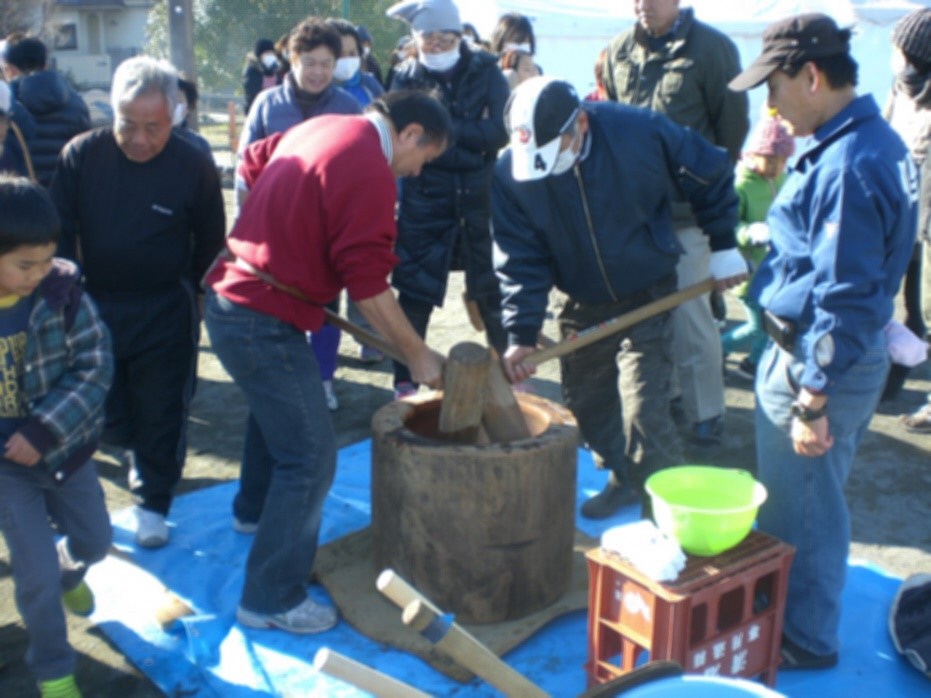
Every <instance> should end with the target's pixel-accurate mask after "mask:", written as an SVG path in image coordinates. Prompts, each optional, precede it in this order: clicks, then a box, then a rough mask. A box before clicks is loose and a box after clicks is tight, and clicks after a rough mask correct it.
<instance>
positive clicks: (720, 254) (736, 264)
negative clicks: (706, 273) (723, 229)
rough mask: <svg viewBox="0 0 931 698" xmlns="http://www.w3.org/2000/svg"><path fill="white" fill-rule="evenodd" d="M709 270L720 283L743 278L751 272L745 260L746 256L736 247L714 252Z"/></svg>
mask: <svg viewBox="0 0 931 698" xmlns="http://www.w3.org/2000/svg"><path fill="white" fill-rule="evenodd" d="M709 268H710V271H711V275H712V276H713V277H714V278H715V279H717V280H718V281H720V280H721V279H730V278H731V277H734V276H743V275H745V274H747V273H748V272H749V270H748V269H747V260H745V259H744V256H743V255H742V254H740V251H739V250H738V249H737V248H736V247H732V248H731V249H729V250H718V251H717V252H712V253H711V264H709Z"/></svg>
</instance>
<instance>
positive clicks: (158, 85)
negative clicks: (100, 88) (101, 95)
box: [110, 56, 179, 114]
mask: <svg viewBox="0 0 931 698" xmlns="http://www.w3.org/2000/svg"><path fill="white" fill-rule="evenodd" d="M149 92H161V93H162V94H163V95H164V96H165V99H166V100H167V101H168V113H169V114H174V111H175V106H176V105H177V104H178V100H179V95H178V71H177V70H175V67H174V66H173V65H172V64H171V63H169V62H168V61H166V60H164V59H158V58H152V57H151V56H135V57H134V58H127V59H126V60H125V61H123V62H122V63H120V65H119V67H118V68H117V69H116V72H115V73H114V74H113V86H112V87H111V88H110V104H112V105H113V113H114V114H118V113H119V111H120V105H121V104H126V103H127V102H132V101H133V100H134V99H136V98H137V97H139V96H140V95H143V94H147V93H149Z"/></svg>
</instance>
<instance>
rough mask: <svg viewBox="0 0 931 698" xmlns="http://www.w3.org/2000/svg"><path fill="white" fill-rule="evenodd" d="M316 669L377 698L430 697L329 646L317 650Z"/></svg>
mask: <svg viewBox="0 0 931 698" xmlns="http://www.w3.org/2000/svg"><path fill="white" fill-rule="evenodd" d="M314 669H316V670H317V671H322V672H323V673H324V674H328V675H329V676H333V677H334V678H337V679H339V680H340V681H345V682H346V683H348V684H351V685H353V686H355V687H356V688H359V689H361V690H363V691H365V692H366V693H371V694H372V695H373V696H376V697H377V698H429V695H430V694H428V693H424V692H423V691H418V690H417V689H416V688H414V687H413V686H411V685H410V684H406V683H404V682H403V681H398V680H397V679H395V678H393V677H391V676H388V675H387V674H383V673H381V672H380V671H376V670H375V669H373V668H372V667H370V666H366V665H365V664H362V663H360V662H357V661H355V660H354V659H350V658H349V657H347V656H345V655H343V654H340V653H339V652H334V651H333V650H331V649H330V648H328V647H321V648H320V649H319V650H317V654H316V655H314Z"/></svg>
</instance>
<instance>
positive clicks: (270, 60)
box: [262, 51, 278, 70]
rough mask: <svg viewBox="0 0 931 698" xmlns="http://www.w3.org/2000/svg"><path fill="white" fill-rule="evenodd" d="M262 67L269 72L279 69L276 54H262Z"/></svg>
mask: <svg viewBox="0 0 931 698" xmlns="http://www.w3.org/2000/svg"><path fill="white" fill-rule="evenodd" d="M262 65H264V66H265V67H266V68H267V69H268V70H273V69H274V68H277V67H278V59H277V58H275V54H274V53H270V52H268V51H266V52H265V53H263V54H262Z"/></svg>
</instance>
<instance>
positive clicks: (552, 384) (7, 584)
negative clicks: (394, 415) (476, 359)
mask: <svg viewBox="0 0 931 698" xmlns="http://www.w3.org/2000/svg"><path fill="white" fill-rule="evenodd" d="M227 193H228V192H227ZM461 294H462V277H461V275H460V274H454V275H453V276H452V279H451V284H450V288H449V293H448V295H447V302H446V304H445V306H444V307H443V309H442V310H440V311H439V312H437V313H436V314H435V315H434V319H433V321H432V323H431V325H430V330H429V337H428V341H429V343H430V344H431V345H432V346H433V347H435V348H436V349H438V350H440V351H442V352H444V353H445V352H446V351H448V349H449V348H450V347H451V346H452V345H453V344H455V343H456V342H459V341H463V340H468V339H471V340H475V341H483V339H482V337H481V336H480V335H478V334H477V333H475V332H474V330H472V328H471V327H470V326H469V324H468V320H467V318H466V315H465V313H464V311H463V306H462V303H461V300H460V297H461ZM728 316H729V319H730V320H731V321H735V320H737V319H739V318H740V317H741V315H740V311H739V310H738V309H737V306H736V304H735V303H733V302H731V303H730V305H729V313H728ZM545 330H546V332H547V333H548V334H549V335H550V336H551V337H555V336H556V332H555V327H554V323H553V322H552V320H549V321H548V323H547V327H546V328H545ZM357 355H358V351H357V347H356V345H355V343H354V342H353V341H352V340H351V339H350V338H348V337H345V336H344V337H343V341H342V344H341V347H340V367H339V369H338V370H337V374H336V377H337V384H336V391H337V395H338V397H339V400H340V409H339V410H338V411H337V412H336V413H334V414H333V422H334V426H335V429H336V433H337V436H338V440H339V444H340V446H345V445H348V444H351V443H354V442H356V441H359V440H361V439H365V438H368V436H369V435H370V429H369V420H370V418H371V415H372V414H373V412H374V411H375V410H376V409H377V408H378V407H380V406H381V405H383V404H385V403H386V402H388V401H390V400H391V399H392V393H391V374H390V363H389V362H387V361H386V362H383V363H382V364H380V365H376V366H375V367H369V366H363V365H362V364H361V363H360V362H359V361H358V360H357V358H356V357H357ZM739 358H740V357H739V356H734V357H732V358H731V360H730V361H729V362H728V365H729V367H730V368H733V367H734V366H735V365H736V360H737V359H739ZM198 374H199V381H198V387H197V395H196V397H195V400H194V403H193V406H192V410H191V417H190V429H189V443H188V458H187V465H186V470H185V477H184V481H183V483H182V485H181V487H180V492H179V493H183V492H190V491H192V490H196V489H200V488H203V487H210V486H211V485H215V484H218V483H220V482H225V481H228V480H231V479H234V478H236V477H237V474H238V463H239V455H240V448H241V442H242V439H241V435H242V425H243V423H244V418H245V408H244V404H243V401H242V399H241V396H240V394H239V392H238V390H237V389H236V387H235V386H234V385H233V384H232V383H231V382H230V380H229V378H228V376H226V374H225V373H224V371H223V370H222V368H221V367H220V366H219V364H218V362H217V360H216V357H215V356H214V355H213V353H212V351H211V349H210V346H209V343H208V341H207V340H206V337H204V339H203V340H202V343H201V347H200V368H199V372H198ZM532 384H533V387H534V389H535V390H536V391H537V393H538V394H540V395H543V396H545V397H547V398H550V399H554V400H559V372H558V365H557V363H556V362H550V363H549V364H544V366H542V367H541V371H540V373H539V375H538V376H537V377H536V378H534V379H533V380H532ZM726 385H727V396H726V397H727V420H726V435H725V439H724V445H723V447H722V448H721V449H720V451H719V452H717V453H716V454H714V455H709V454H707V453H695V454H692V458H693V461H694V462H710V463H714V464H718V465H730V466H748V465H751V464H752V463H753V460H754V441H753V412H752V407H753V394H752V389H751V385H750V383H749V382H748V381H746V380H744V379H742V378H740V377H739V376H737V375H736V374H734V373H733V372H732V371H728V374H727V379H726ZM929 390H931V368H929V366H928V365H925V366H922V367H920V368H919V369H916V370H914V371H913V372H912V376H911V377H910V379H909V380H908V382H907V383H906V386H905V390H903V391H902V393H901V395H900V396H899V397H898V399H896V400H895V401H893V402H890V403H886V404H883V405H881V406H880V409H879V411H878V413H877V415H876V416H875V418H874V420H873V423H872V425H871V429H870V433H869V434H868V436H867V438H866V439H865V440H864V443H863V444H862V446H861V448H860V452H859V456H858V459H857V462H856V464H855V467H854V471H853V475H852V476H851V478H850V482H849V485H848V498H849V502H850V506H851V510H852V518H853V522H852V525H853V541H854V542H853V550H852V554H853V556H855V557H858V558H864V559H867V560H869V561H871V562H873V563H875V564H877V565H878V566H880V567H881V568H883V569H885V570H887V571H889V572H890V573H893V574H895V575H898V576H907V575H909V574H911V573H914V572H918V571H924V572H931V527H929V525H928V522H929V521H931V497H929V496H928V493H929V491H931V464H929V459H928V454H929V446H931V436H915V435H912V434H909V433H907V432H906V431H905V430H904V429H903V428H902V427H901V425H900V424H899V422H898V416H899V415H900V414H902V413H905V412H909V411H911V410H913V409H915V408H916V407H917V406H919V405H920V404H921V403H922V401H923V400H924V399H925V395H926V394H927V393H928V391H929ZM97 462H98V467H99V472H100V477H101V479H102V481H103V484H104V489H105V491H106V496H107V504H108V506H109V508H110V510H111V511H116V510H118V509H121V508H124V507H127V506H130V504H131V500H130V497H129V494H128V492H127V489H126V473H125V472H124V471H123V469H122V468H121V467H120V466H119V465H118V463H117V462H116V461H115V460H113V459H111V458H109V457H107V456H106V455H103V454H98V456H97ZM69 629H70V638H71V642H72V644H73V645H74V646H75V648H76V649H77V651H78V652H79V660H78V668H77V677H78V682H79V684H80V685H81V687H82V689H83V690H84V692H85V695H87V696H104V697H109V696H120V697H121V698H149V697H154V696H160V695H162V694H161V692H160V691H159V690H158V689H157V688H155V687H154V686H153V684H151V683H150V682H149V681H148V680H147V679H146V678H144V677H143V676H142V675H141V674H140V673H139V672H138V671H137V670H136V669H135V668H134V667H133V666H132V665H130V664H129V663H128V662H127V661H126V659H125V658H124V657H123V656H122V655H121V654H120V653H119V652H118V651H116V650H115V649H114V648H113V647H112V646H111V645H110V644H109V643H108V641H107V640H106V638H105V637H104V636H103V635H102V634H101V633H100V632H99V631H98V630H96V629H95V628H94V627H93V626H91V625H90V624H89V623H87V622H86V621H84V620H81V619H72V620H71V622H70V628H69ZM580 641H581V640H580ZM26 642H27V640H26V633H25V629H24V628H23V625H22V622H21V621H20V619H19V615H18V613H17V611H16V608H15V605H14V602H13V584H12V581H11V577H10V567H9V564H8V555H7V554H6V548H5V545H3V543H2V542H0V658H2V660H3V662H4V666H3V668H2V669H0V696H31V695H36V689H35V685H34V683H33V682H32V679H31V677H30V676H29V673H28V671H27V669H26V666H25V663H24V661H23V655H24V653H25V650H26Z"/></svg>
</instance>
